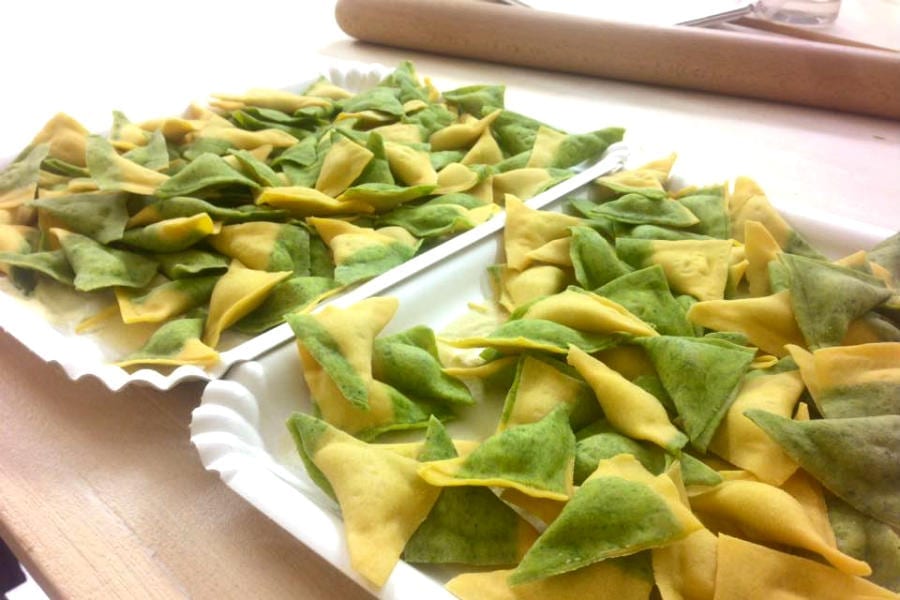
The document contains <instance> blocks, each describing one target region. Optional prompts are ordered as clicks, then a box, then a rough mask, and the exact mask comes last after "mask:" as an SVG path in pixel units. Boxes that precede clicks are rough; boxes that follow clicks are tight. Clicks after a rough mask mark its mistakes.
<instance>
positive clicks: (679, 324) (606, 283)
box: [287, 155, 900, 600]
mask: <svg viewBox="0 0 900 600" xmlns="http://www.w3.org/2000/svg"><path fill="white" fill-rule="evenodd" d="M674 160H675V157H674V155H673V156H670V157H666V158H665V159H662V160H659V161H655V162H653V163H650V164H647V165H645V166H643V167H640V168H637V169H632V170H627V171H623V172H619V173H616V174H614V175H611V176H607V177H602V178H600V179H598V180H597V181H596V182H595V183H594V184H592V186H591V189H589V190H588V191H587V192H586V193H579V194H577V195H575V196H572V197H570V198H569V199H567V202H566V207H565V209H564V210H562V211H560V212H548V211H538V210H534V209H532V208H530V207H528V206H527V205H526V204H525V203H524V202H522V201H521V199H519V198H516V197H515V196H514V195H511V194H510V195H507V196H506V198H505V207H506V211H507V222H506V228H505V231H504V233H503V250H504V253H503V254H504V259H503V260H504V261H505V262H503V263H502V264H496V265H491V266H490V267H489V268H488V272H489V274H490V279H491V281H492V282H493V285H494V296H493V297H492V298H489V299H486V301H485V303H484V305H479V306H474V307H473V308H472V312H471V313H470V314H468V315H466V317H464V318H462V319H461V320H460V321H459V322H457V323H455V324H454V325H452V326H450V327H448V328H446V329H445V330H443V331H441V332H439V333H435V331H433V330H432V329H431V328H430V327H428V326H427V325H417V326H415V327H412V328H410V329H407V330H404V331H400V332H398V333H391V334H386V333H382V330H383V329H384V328H385V327H386V326H388V325H389V324H390V322H391V320H392V319H393V317H394V315H395V313H396V311H397V309H398V300H397V299H396V298H392V297H372V298H369V299H366V300H363V301H361V302H359V303H357V304H354V305H352V306H348V307H339V306H326V307H323V308H322V309H321V310H318V311H314V312H311V313H307V314H298V315H291V316H289V317H288V322H289V323H290V325H291V327H292V328H293V331H294V332H295V334H296V345H297V348H298V351H299V357H300V361H301V363H302V367H303V377H304V378H305V383H306V385H307V386H308V388H309V391H310V395H311V398H312V401H313V410H312V411H311V413H312V414H307V413H306V412H301V411H297V412H295V413H294V414H292V416H291V417H290V418H289V420H288V423H287V425H288V429H289V431H290V433H291V435H292V437H293V439H294V441H295V443H296V447H297V449H298V451H299V455H300V458H301V459H302V461H303V463H304V465H305V466H306V470H307V472H308V474H309V475H310V477H311V479H312V480H313V481H314V482H315V483H316V484H318V485H319V486H320V487H321V489H322V490H324V492H325V493H327V494H328V495H329V496H331V498H333V499H334V500H335V501H336V503H337V505H338V506H339V507H340V511H341V514H342V517H343V521H344V525H345V532H346V539H347V544H348V548H349V554H350V560H351V564H352V566H353V568H354V569H355V570H356V571H358V572H359V573H360V574H361V575H362V576H364V577H365V578H366V579H367V580H368V581H370V582H371V583H372V584H374V585H376V586H382V585H384V584H385V583H386V581H387V579H388V578H389V576H390V574H391V572H392V571H393V569H394V567H395V566H396V564H397V562H398V561H399V560H401V559H403V560H405V561H407V562H409V563H411V564H413V565H416V566H417V567H419V568H422V569H425V570H426V572H433V573H436V574H438V575H437V576H439V577H442V576H444V575H442V574H446V573H447V571H446V570H445V569H447V568H451V569H452V571H451V573H453V575H452V577H451V578H450V579H449V581H447V583H446V588H447V589H448V590H449V591H450V592H452V593H453V594H454V595H456V596H457V597H459V598H461V599H479V600H485V599H488V600H492V599H498V600H499V599H522V598H528V599H531V598H535V599H538V598H539V599H542V600H546V599H556V598H573V599H576V598H577V599H581V598H609V599H615V600H630V599H635V600H637V599H640V600H645V599H647V598H650V597H657V596H656V595H658V597H660V598H662V600H674V599H697V600H700V599H714V598H715V599H734V598H815V599H818V600H820V599H829V598H834V599H841V600H846V599H849V598H897V597H898V594H897V592H898V590H900V539H898V536H897V533H896V530H897V529H896V528H897V527H900V330H898V328H897V323H898V321H897V317H898V314H900V313H898V312H897V309H898V296H897V289H896V288H895V283H896V281H898V277H900V235H898V236H893V237H891V238H889V239H887V240H884V241H883V242H882V243H880V244H878V245H877V246H875V247H874V248H870V249H867V250H864V251H860V252H858V253H855V254H853V255H851V256H847V257H843V258H841V259H839V260H832V259H829V258H826V257H825V256H823V255H821V254H820V253H819V252H818V251H816V250H815V249H814V248H813V247H811V245H810V244H809V243H808V242H807V241H806V240H805V239H804V238H803V237H802V236H801V235H800V234H799V233H798V232H797V231H796V230H794V229H793V228H792V227H791V226H790V225H789V224H788V223H787V222H786V221H785V220H784V219H783V218H782V217H781V216H780V215H779V214H778V213H777V212H776V211H775V210H774V209H773V207H772V205H771V204H770V202H769V200H768V198H767V197H766V195H765V193H764V192H763V191H762V190H761V189H760V188H759V186H758V185H756V184H755V183H754V182H753V181H752V180H751V179H748V178H744V177H741V178H738V179H736V180H735V181H734V182H733V185H730V184H723V185H716V186H710V187H707V188H686V189H678V190H675V189H672V187H673V184H672V180H671V179H670V171H671V169H672V165H673V162H674ZM485 415H489V417H488V422H487V424H486V425H487V428H486V429H484V428H482V430H483V431H484V432H485V433H484V435H472V434H471V432H472V431H477V430H479V427H477V426H473V427H467V426H466V425H467V424H466V420H467V419H474V418H478V419H481V420H482V422H481V423H479V424H478V425H482V426H483V425H485V423H484V422H483V420H484V419H485ZM454 421H456V422H454ZM445 424H446V426H445ZM457 426H461V427H459V429H457V431H467V432H469V433H468V435H465V436H463V435H454V433H453V432H454V429H455V428H456V427H457ZM398 431H404V432H405V434H404V435H405V437H398V435H399V434H397V433H396V432H398ZM410 436H412V438H411V439H410ZM430 569H434V570H433V571H429V570H430Z"/></svg>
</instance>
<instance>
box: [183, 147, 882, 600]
mask: <svg viewBox="0 0 900 600" xmlns="http://www.w3.org/2000/svg"><path fill="white" fill-rule="evenodd" d="M637 164H641V163H640V162H639V163H637ZM700 164H702V163H698V165H700ZM635 166H637V165H635ZM686 166H687V167H688V172H689V173H690V176H689V177H685V176H684V175H675V176H674V177H673V179H674V180H676V181H677V180H679V179H684V180H687V181H695V182H698V183H704V182H703V181H702V180H698V179H697V178H696V176H695V175H696V173H695V172H694V171H693V169H692V168H691V164H690V163H686ZM697 173H702V170H699V171H697ZM534 200H535V201H536V202H535V203H531V205H532V206H533V207H537V206H536V204H540V201H541V199H540V198H539V197H535V199H534ZM561 206H562V202H557V201H552V202H549V203H545V204H543V205H542V207H543V208H545V209H547V210H554V209H558V208H560V207H561ZM781 214H782V215H783V216H784V217H785V218H786V219H787V220H788V221H789V222H790V223H791V224H792V225H793V226H794V227H795V228H796V229H797V230H798V231H800V232H801V233H802V234H803V235H804V236H805V237H806V238H807V239H808V240H809V241H810V242H811V243H813V244H814V245H815V247H816V248H817V249H819V250H820V251H822V252H824V253H826V254H827V255H829V256H830V257H831V258H837V257H840V256H844V255H846V254H849V253H851V252H853V251H855V250H859V249H868V248H871V247H872V246H873V245H874V244H876V243H878V242H879V241H881V240H883V239H885V238H887V237H888V236H890V235H892V234H893V233H895V232H893V231H890V230H887V229H883V228H879V227H876V226H871V225H866V224H862V223H853V222H847V221H846V220H838V219H834V218H830V217H828V216H827V215H823V214H814V213H797V212H791V211H788V210H782V211H781ZM501 252H502V230H500V229H494V230H493V231H490V232H489V234H487V235H483V236H482V237H480V239H477V240H475V241H473V242H472V243H470V244H468V245H466V247H465V248H464V249H463V250H461V251H459V252H456V253H454V254H450V255H447V256H444V257H442V258H441V259H440V260H437V261H435V262H433V263H431V264H430V265H429V268H427V269H421V270H418V271H417V272H416V274H415V276H413V277H407V278H399V279H397V280H396V281H393V282H390V283H389V284H388V285H386V286H382V287H381V289H379V290H377V291H376V292H373V293H372V294H368V295H376V294H377V295H382V296H393V297H396V298H398V299H399V304H400V306H399V309H398V311H397V313H396V315H395V316H394V318H393V320H392V321H391V322H390V324H389V325H388V326H387V327H386V329H385V331H384V333H385V334H389V333H392V332H397V331H402V330H404V329H406V328H409V327H412V326H414V325H423V324H424V325H428V326H430V327H431V328H432V329H433V330H434V331H436V332H440V331H441V330H443V329H444V328H446V327H447V326H448V325H449V324H451V323H452V322H454V321H455V320H457V319H458V318H460V317H461V316H462V315H464V314H465V313H466V312H467V311H468V307H469V303H475V304H483V303H484V301H485V299H486V298H489V297H490V294H491V292H490V288H489V283H488V278H487V274H486V267H488V266H489V265H492V264H495V263H496V262H498V259H499V258H500V257H501ZM366 292H367V290H365V289H363V288H360V289H358V290H356V292H355V293H353V294H349V295H346V296H344V297H342V298H339V299H336V301H335V302H336V303H337V304H339V305H343V306H347V305H349V304H351V303H352V302H355V301H358V300H362V299H364V298H365V297H368V295H367V294H366ZM484 404H485V403H481V405H479V406H476V407H475V408H473V409H471V410H472V411H474V414H467V415H462V417H461V418H460V419H459V420H458V421H454V422H452V423H449V424H448V429H449V430H450V432H451V434H452V435H454V437H463V438H466V437H469V438H472V439H477V438H481V437H483V436H484V435H487V434H489V433H490V430H491V429H492V428H493V427H494V426H495V424H496V411H497V410H499V407H491V406H484ZM311 406H312V405H311V401H310V397H309V391H308V389H307V388H306V385H305V383H304V381H303V375H302V368H301V365H300V360H299V355H298V352H297V347H296V344H295V342H294V340H293V336H292V335H290V336H289V338H288V339H285V340H284V341H283V343H281V344H280V345H278V346H275V347H272V348H270V349H269V350H267V351H265V352H263V353H262V354H260V355H259V356H258V357H257V358H256V359H255V360H252V361H249V362H244V363H241V364H239V365H236V366H235V367H234V368H233V369H232V370H231V371H230V372H229V373H228V374H227V375H226V376H225V377H223V378H221V379H219V380H217V381H212V382H210V383H209V384H207V386H206V388H205V390H204V392H203V395H202V399H201V403H200V405H199V406H198V407H197V408H196V409H195V410H194V411H193V418H192V422H191V441H192V443H193V444H194V446H195V447H196V448H197V451H198V453H199V455H200V459H201V461H202V463H203V465H204V466H205V467H206V469H208V470H211V471H216V472H218V473H219V475H220V477H221V478H222V480H223V481H224V482H225V483H226V484H227V485H228V486H229V487H230V488H231V489H232V490H234V491H235V492H237V493H238V494H239V495H241V496H242V497H244V498H245V499H246V500H247V501H248V502H249V503H250V504H252V505H253V506H255V507H256V508H257V509H259V510H260V511H261V512H263V513H264V514H266V515H267V516H269V517H270V518H271V519H272V520H274V521H275V522H276V523H278V524H279V525H280V526H282V527H283V528H284V529H285V530H287V531H288V532H290V533H291V534H292V535H294V536H295V537H296V538H297V539H298V540H299V541H300V542H302V543H303V544H305V545H307V546H308V547H310V548H311V549H313V550H314V551H315V552H317V553H318V554H320V555H321V556H322V557H323V558H324V559H325V560H327V561H328V562H330V563H331V564H332V565H334V566H335V567H336V568H337V569H339V570H341V571H342V572H344V573H345V574H346V575H347V576H348V577H350V578H351V579H353V580H355V581H357V582H358V583H360V585H362V586H363V587H364V588H366V589H367V590H369V591H370V592H372V594H373V595H375V596H377V597H379V598H384V599H391V600H401V599H402V600H412V599H418V598H443V597H447V598H450V597H452V596H451V595H450V594H449V593H447V592H446V590H444V588H443V584H444V583H445V582H446V581H447V580H448V579H449V577H451V576H452V575H453V574H454V572H453V571H452V570H450V569H446V568H443V569H441V568H435V569H432V568H426V569H419V568H415V567H413V566H412V565H410V564H407V563H405V562H402V561H401V562H400V563H399V564H398V565H397V567H396V568H395V570H394V572H393V573H392V575H391V577H390V579H389V580H388V582H387V584H386V585H385V586H384V587H383V588H381V589H378V588H375V587H373V586H371V585H370V584H368V583H367V582H366V581H365V580H364V579H363V578H361V577H360V576H359V575H358V574H356V573H355V572H354V571H353V570H352V569H351V568H350V564H349V558H348V554H347V547H346V543H345V541H344V533H343V525H342V522H341V519H340V512H339V509H338V506H337V505H336V503H335V502H334V501H333V500H332V499H331V498H329V497H328V496H326V495H325V494H324V493H322V492H321V491H320V490H319V489H318V488H317V487H316V486H315V484H314V483H313V482H312V481H311V480H310V479H309V477H308V476H307V474H306V471H305V469H304V467H303V465H302V463H301V461H300V458H299V455H298V454H297V451H296V449H295V447H294V443H293V440H292V439H291V436H290V434H289V432H288V430H287V428H286V426H285V421H286V420H287V418H288V417H289V416H290V415H291V413H293V412H294V411H303V412H309V411H310V410H311ZM480 425H484V427H483V430H480V429H482V428H480V427H479V426H480Z"/></svg>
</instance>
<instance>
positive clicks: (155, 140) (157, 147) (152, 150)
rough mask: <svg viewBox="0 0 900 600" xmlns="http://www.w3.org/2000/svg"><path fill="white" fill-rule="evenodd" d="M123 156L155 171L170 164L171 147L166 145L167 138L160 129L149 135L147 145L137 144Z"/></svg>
mask: <svg viewBox="0 0 900 600" xmlns="http://www.w3.org/2000/svg"><path fill="white" fill-rule="evenodd" d="M122 156H123V157H124V158H127V159H128V160H130V161H131V162H134V163H137V164H139V165H141V166H142V167H146V168H148V169H152V170H154V171H158V170H161V169H165V168H166V167H168V166H169V149H168V148H167V147H166V138H165V136H164V135H163V134H162V131H160V130H158V129H157V130H155V131H154V132H153V133H151V134H149V135H148V136H147V144H146V145H144V146H137V147H136V148H133V149H131V150H129V151H128V152H126V153H125V154H123V155H122Z"/></svg>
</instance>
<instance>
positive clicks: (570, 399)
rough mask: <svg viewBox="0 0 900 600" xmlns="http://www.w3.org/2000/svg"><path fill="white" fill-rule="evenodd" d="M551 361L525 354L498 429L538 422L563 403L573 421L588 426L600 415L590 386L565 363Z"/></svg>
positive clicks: (507, 398) (508, 395)
mask: <svg viewBox="0 0 900 600" xmlns="http://www.w3.org/2000/svg"><path fill="white" fill-rule="evenodd" d="M551 360H552V359H542V358H537V357H535V356H531V355H528V354H524V355H522V358H521V359H520V363H519V365H518V370H517V373H516V379H515V381H514V383H513V385H512V387H511V388H510V390H509V392H508V394H507V396H506V403H505V405H504V407H503V414H502V415H501V417H500V423H499V425H498V428H497V429H498V431H502V430H503V429H507V428H509V427H515V426H516V425H523V424H525V423H536V422H537V421H540V420H541V419H543V418H544V417H545V416H547V415H548V414H550V413H551V412H552V411H553V409H555V408H556V407H557V406H559V405H560V404H564V405H565V406H566V407H567V410H568V411H569V413H570V421H573V422H580V423H581V424H582V425H585V424H588V423H589V422H591V421H594V420H596V419H598V418H600V416H601V415H600V411H599V409H598V407H597V402H596V400H595V399H594V397H593V394H592V393H591V390H590V388H589V387H588V386H587V385H585V383H584V382H583V381H581V380H580V379H579V378H578V377H577V376H574V375H575V374H574V373H567V372H565V369H564V368H565V365H564V364H563V363H562V362H557V361H552V362H551ZM586 422H587V423H586ZM573 427H576V426H575V425H573Z"/></svg>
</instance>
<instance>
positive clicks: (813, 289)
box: [781, 254, 891, 350]
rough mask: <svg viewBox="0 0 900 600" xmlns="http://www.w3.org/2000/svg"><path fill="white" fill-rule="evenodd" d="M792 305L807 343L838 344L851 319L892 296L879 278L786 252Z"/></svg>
mask: <svg viewBox="0 0 900 600" xmlns="http://www.w3.org/2000/svg"><path fill="white" fill-rule="evenodd" d="M781 263H782V264H783V265H785V266H786V267H787V269H788V272H789V274H790V290H791V305H792V306H793V308H794V317H795V318H796V319H797V324H798V325H799V326H800V330H801V331H802V332H803V337H804V338H805V339H806V344H807V346H808V347H809V348H810V349H811V350H814V349H816V348H820V347H823V346H837V345H839V344H840V343H841V342H842V340H843V339H844V336H845V335H846V333H847V328H848V326H849V325H850V322H851V321H853V320H854V319H856V318H858V317H861V316H863V315H864V314H866V313H867V312H869V311H870V310H872V309H873V308H875V307H876V306H878V305H879V304H881V303H883V302H884V301H886V300H887V299H888V298H890V297H891V291H890V290H889V289H888V288H886V287H885V286H884V283H883V282H881V281H880V280H879V279H877V278H875V277H872V276H871V275H867V274H865V273H862V272H860V271H856V270H854V269H849V268H847V267H841V266H838V265H835V264H832V263H828V262H825V261H822V260H816V259H811V258H806V257H803V256H794V255H790V254H783V255H782V256H781Z"/></svg>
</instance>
